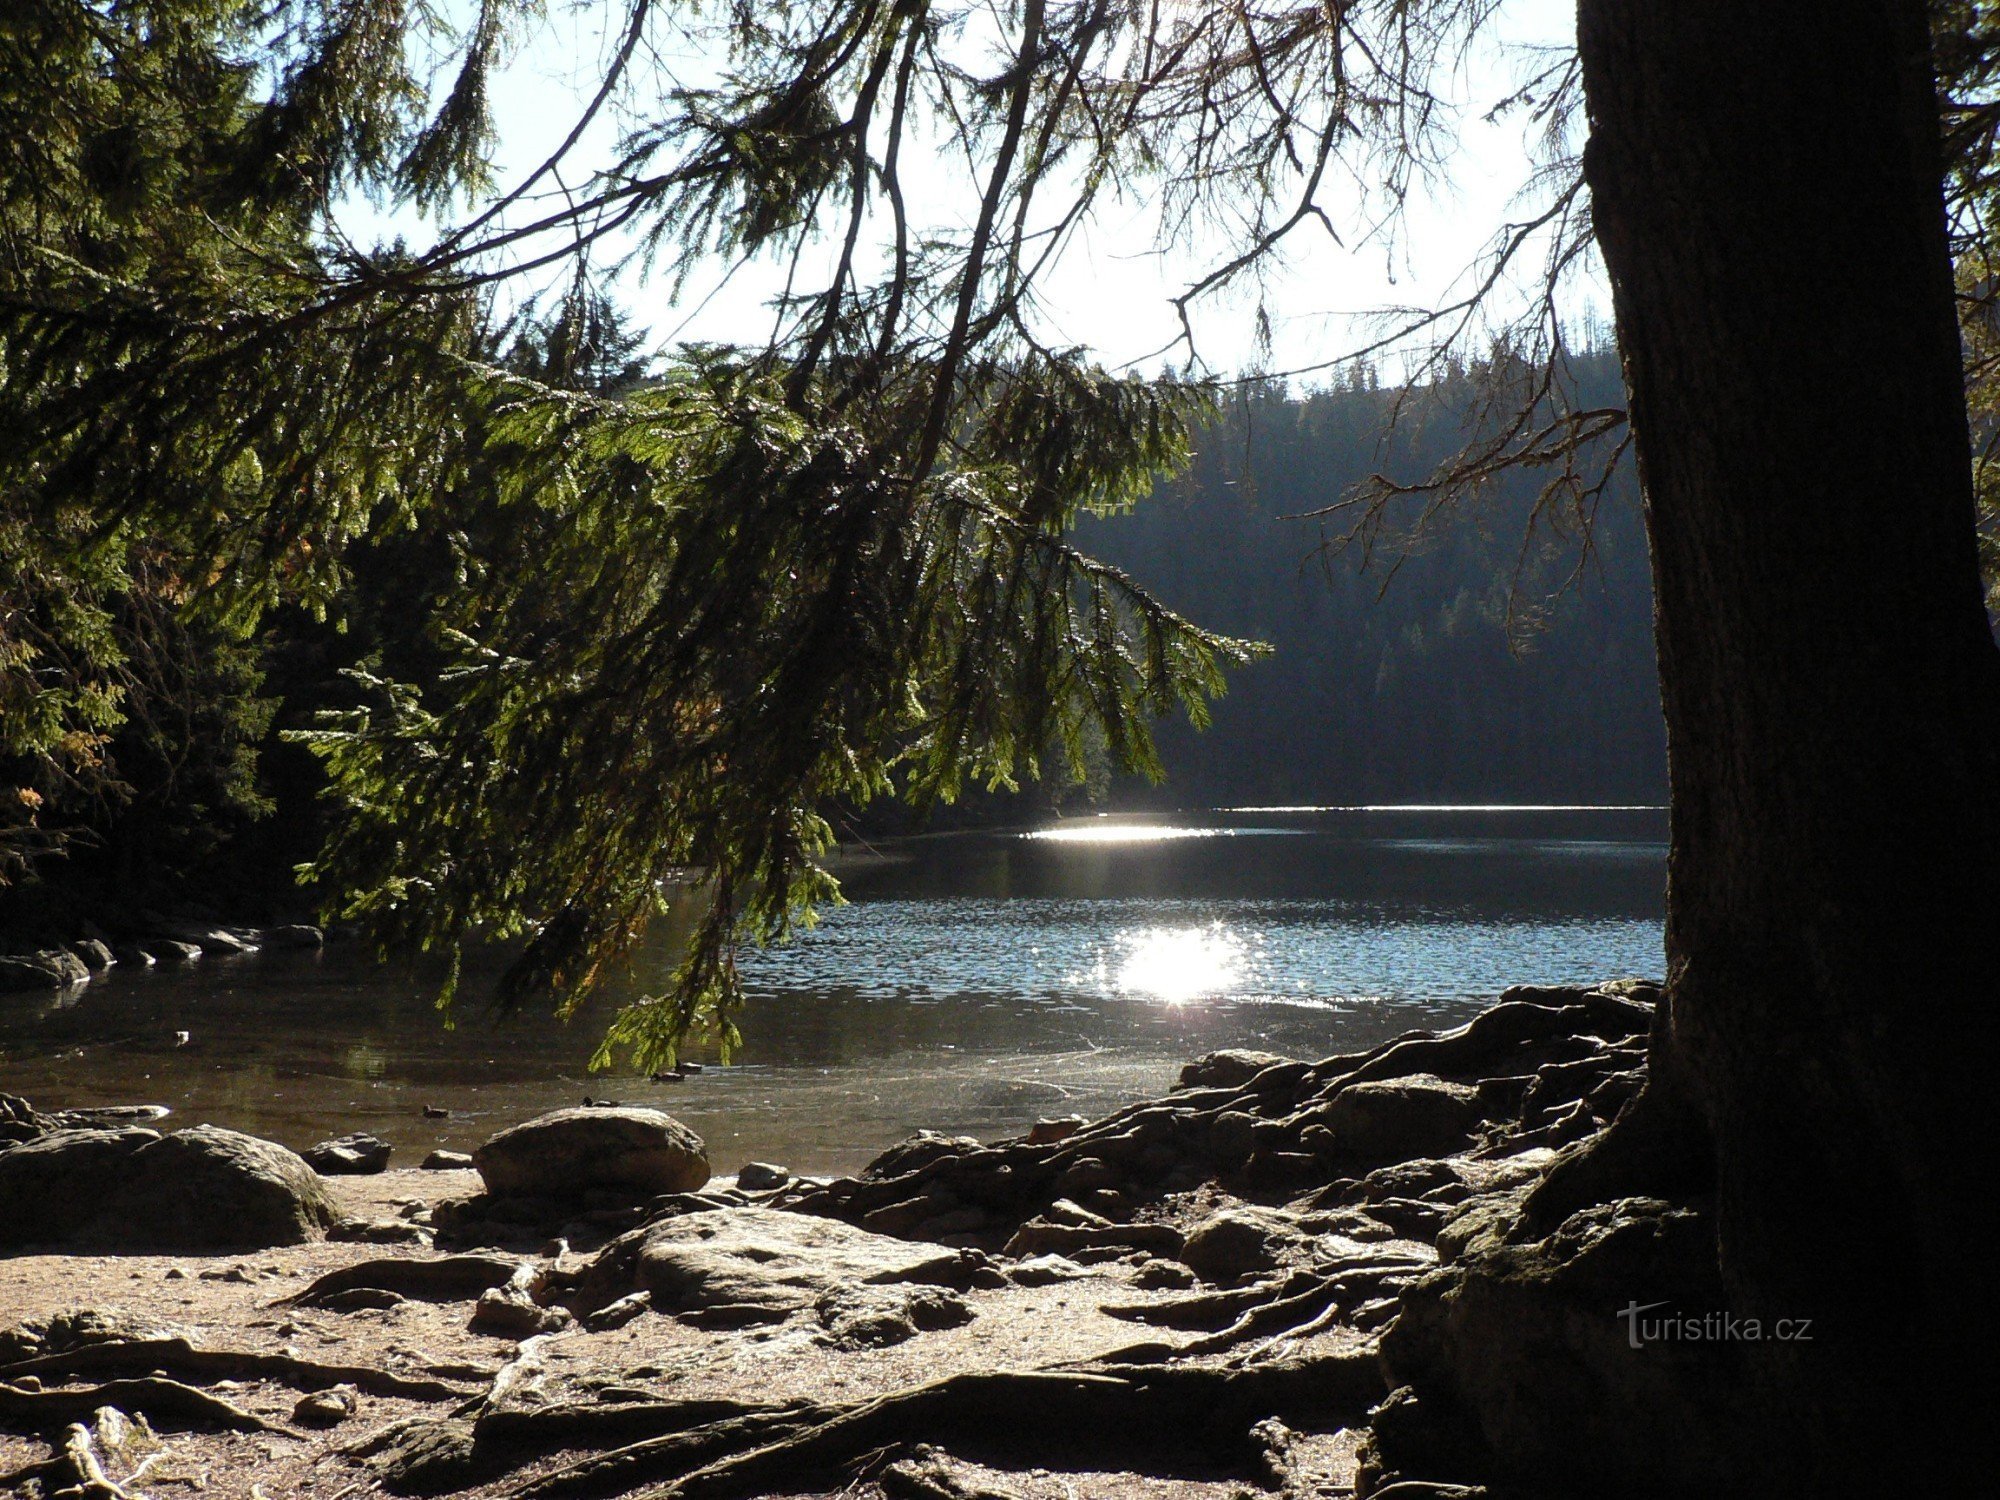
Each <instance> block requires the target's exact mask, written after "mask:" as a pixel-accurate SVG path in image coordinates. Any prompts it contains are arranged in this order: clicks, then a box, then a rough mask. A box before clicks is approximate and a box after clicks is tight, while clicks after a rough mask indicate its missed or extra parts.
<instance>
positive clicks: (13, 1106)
mask: <svg viewBox="0 0 2000 1500" xmlns="http://www.w3.org/2000/svg"><path fill="white" fill-rule="evenodd" d="M61 1128H62V1122H60V1121H59V1120H55V1119H53V1118H51V1117H50V1116H48V1115H45V1114H43V1113H42V1112H41V1111H40V1110H38V1109H36V1108H35V1106H34V1105H32V1104H30V1103H29V1102H28V1101H27V1100H26V1099H23V1098H22V1097H21V1096H20V1095H19V1094H0V1150H4V1149H5V1148H6V1147H8V1146H10V1145H13V1144H15V1143H16V1142H19V1141H32V1140H34V1139H35V1138H36V1137H37V1136H42V1135H47V1134H48V1133H49V1132H50V1131H51V1130H60V1129H61Z"/></svg>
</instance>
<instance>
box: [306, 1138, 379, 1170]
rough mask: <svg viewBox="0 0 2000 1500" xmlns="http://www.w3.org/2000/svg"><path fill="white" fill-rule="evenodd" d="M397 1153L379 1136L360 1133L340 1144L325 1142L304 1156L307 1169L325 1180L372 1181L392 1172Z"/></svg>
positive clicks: (344, 1139) (334, 1141) (308, 1150)
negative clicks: (379, 1174)
mask: <svg viewBox="0 0 2000 1500" xmlns="http://www.w3.org/2000/svg"><path fill="white" fill-rule="evenodd" d="M394 1149H395V1148H394V1147H392V1146H391V1145H390V1144H389V1143H388V1142H387V1141H385V1140H383V1139H381V1137H379V1136H373V1135H369V1134H367V1133H366V1132H365V1131H356V1132H355V1133H354V1134H352V1135H343V1136H341V1137H340V1138H339V1139H338V1140H331V1141H321V1142H320V1143H319V1144H318V1145H317V1146H313V1147H310V1148H309V1149H307V1150H306V1151H305V1152H303V1153H302V1155H303V1156H304V1157H305V1161H306V1165H307V1166H309V1167H311V1168H312V1169H313V1170H314V1171H315V1172H318V1173H319V1174H320V1175H321V1176H323V1177H372V1176H374V1175H375V1174H376V1173H377V1172H382V1171H386V1170H387V1169H388V1166H389V1155H390V1153H391V1152H392V1151H393V1150H394Z"/></svg>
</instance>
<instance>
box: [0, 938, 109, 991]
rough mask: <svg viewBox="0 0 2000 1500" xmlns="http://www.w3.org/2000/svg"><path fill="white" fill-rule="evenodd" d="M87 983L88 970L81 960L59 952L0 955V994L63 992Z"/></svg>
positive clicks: (62, 951) (47, 951) (57, 949)
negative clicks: (10, 992) (39, 991)
mask: <svg viewBox="0 0 2000 1500" xmlns="http://www.w3.org/2000/svg"><path fill="white" fill-rule="evenodd" d="M89 979H90V970H89V969H87V968H85V967H84V964H83V960H82V959H80V958H78V957H77V956H76V955H75V954H74V953H70V952H67V951H65V950H64V949H61V948H46V949H44V950H42V951H41V952H39V953H8V954H0V993H5V992H9V991H13V992H24V991H31V990H64V989H68V988H69V987H70V986H71V985H76V984H84V983H86V982H88V981H89Z"/></svg>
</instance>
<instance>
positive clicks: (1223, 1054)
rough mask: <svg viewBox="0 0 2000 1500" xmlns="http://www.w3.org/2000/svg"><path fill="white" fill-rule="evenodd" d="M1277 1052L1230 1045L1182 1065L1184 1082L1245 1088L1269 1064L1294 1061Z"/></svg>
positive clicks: (1193, 1085)
mask: <svg viewBox="0 0 2000 1500" xmlns="http://www.w3.org/2000/svg"><path fill="white" fill-rule="evenodd" d="M1291 1061H1292V1059H1291V1058H1289V1057H1280V1056H1279V1055H1278V1054H1277V1053H1275V1052H1253V1051H1250V1050H1249V1049H1247V1048H1242V1047H1226V1048H1224V1049H1223V1050H1222V1051H1220V1052H1211V1053H1209V1054H1208V1056H1206V1057H1204V1058H1200V1059H1199V1060H1197V1061H1195V1062H1191V1063H1189V1064H1188V1065H1187V1066H1186V1067H1184V1068H1182V1069H1181V1083H1180V1086H1181V1087H1182V1088H1184V1089H1194V1088H1221V1089H1234V1088H1241V1087H1242V1086H1243V1085H1244V1084H1246V1083H1248V1082H1249V1081H1250V1080H1251V1079H1253V1078H1255V1077H1256V1076H1257V1075H1258V1074H1259V1073H1261V1072H1263V1071H1264V1070H1265V1069H1266V1068H1275V1067H1278V1066H1279V1065H1281V1064H1283V1063H1288V1062H1291Z"/></svg>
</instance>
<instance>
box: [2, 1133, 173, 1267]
mask: <svg viewBox="0 0 2000 1500" xmlns="http://www.w3.org/2000/svg"><path fill="white" fill-rule="evenodd" d="M160 1139H161V1136H160V1133H159V1131H157V1130H143V1129H128V1130H50V1131H46V1132H45V1133H43V1134H41V1135H38V1136H36V1137H35V1138H34V1139H32V1140H28V1141H24V1142H22V1143H21V1144H19V1145H15V1146H9V1147H7V1148H6V1149H4V1150H0V1249H6V1250H18V1249H21V1248H23V1247H25V1246H29V1245H48V1246H58V1245H64V1244H68V1243H71V1242H72V1241H73V1240H74V1239H75V1238H76V1237H77V1236H78V1234H79V1232H80V1231H82V1230H83V1229H85V1227H86V1226H88V1225H90V1224H91V1223H92V1222H93V1221H94V1220H95V1219H96V1218H97V1215H98V1212H99V1210H100V1209H101V1208H102V1206H103V1203H104V1199H105V1196H106V1194H108V1193H110V1192H113V1191H115V1190H116V1189H117V1188H118V1187H120V1186H121V1185H122V1184H123V1183H124V1182H125V1180H126V1179H127V1178H128V1177H129V1176H130V1175H131V1172H132V1162H133V1159H134V1158H135V1157H136V1156H137V1155H138V1154H139V1152H140V1151H141V1150H143V1149H144V1148H145V1147H147V1146H150V1145H153V1144H155V1143H156V1142H158V1141H159V1140H160Z"/></svg>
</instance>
